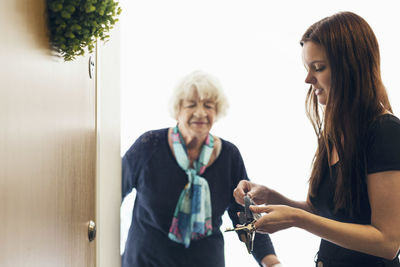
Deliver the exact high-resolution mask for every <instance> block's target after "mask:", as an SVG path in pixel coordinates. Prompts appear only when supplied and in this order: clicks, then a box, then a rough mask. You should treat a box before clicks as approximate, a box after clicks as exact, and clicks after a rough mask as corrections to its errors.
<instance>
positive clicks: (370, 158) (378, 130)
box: [310, 114, 400, 267]
mask: <svg viewBox="0 0 400 267" xmlns="http://www.w3.org/2000/svg"><path fill="white" fill-rule="evenodd" d="M366 134H367V136H366V138H367V139H366V140H367V141H366V144H367V147H366V159H367V173H368V174H372V173H377V172H384V171H391V170H400V120H399V119H398V118H396V117H395V116H393V115H390V114H385V115H381V116H379V117H378V118H377V119H376V120H375V121H374V122H373V123H372V124H371V126H370V127H369V130H368V132H367V133H366ZM337 165H338V164H335V165H333V166H331V171H332V176H330V173H329V168H328V166H326V168H325V173H324V176H323V179H322V181H321V185H320V186H319V190H318V193H317V196H316V197H315V198H311V199H310V200H311V203H312V204H313V206H314V208H315V209H316V210H317V212H318V215H321V216H323V217H326V218H329V219H333V220H336V221H341V222H347V223H357V224H365V225H368V224H371V208H370V205H369V201H368V192H367V191H366V190H365V193H364V195H363V196H362V199H364V200H365V201H364V202H363V203H362V207H361V211H360V212H359V213H358V214H356V215H353V216H348V215H346V212H345V211H343V210H342V211H339V212H336V213H335V212H334V203H333V196H334V191H335V182H336V177H337V168H338V166H337ZM382 179H384V177H383V178H382ZM365 186H367V185H366V181H365ZM393 212H400V211H398V210H394V211H393ZM399 229H400V226H399ZM371 245H372V246H373V244H371ZM318 257H319V259H320V260H322V261H323V262H324V263H325V264H324V266H363V267H368V266H400V264H399V263H398V262H399V259H398V258H396V259H395V260H393V261H387V260H384V259H382V258H379V257H375V256H372V255H368V254H364V253H361V252H357V251H354V250H350V249H345V248H343V247H340V246H337V245H335V244H333V243H331V242H329V241H326V240H324V239H322V240H321V244H320V248H319V252H318Z"/></svg>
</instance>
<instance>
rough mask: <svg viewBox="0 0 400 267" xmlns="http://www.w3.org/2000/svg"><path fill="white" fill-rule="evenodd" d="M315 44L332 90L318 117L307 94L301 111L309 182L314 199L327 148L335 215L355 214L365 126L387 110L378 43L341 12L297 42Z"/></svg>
mask: <svg viewBox="0 0 400 267" xmlns="http://www.w3.org/2000/svg"><path fill="white" fill-rule="evenodd" d="M309 41H312V42H315V43H317V44H319V45H321V46H322V47H323V48H324V49H325V52H326V55H327V58H328V61H329V65H330V69H331V87H330V90H329V93H328V99H327V102H326V106H325V108H324V112H323V116H320V112H319V105H318V100H317V97H316V96H315V94H314V93H313V91H312V87H310V89H309V90H308V93H307V98H306V112H307V116H308V118H309V119H310V121H311V123H312V125H313V127H314V130H315V133H316V135H317V137H318V148H317V151H316V153H315V157H314V160H313V167H312V172H311V177H310V180H309V184H310V186H309V196H310V197H315V196H316V194H317V190H318V187H319V184H320V181H321V177H322V175H323V174H324V172H325V171H327V169H326V168H328V166H329V171H331V168H330V162H331V160H330V157H331V152H332V148H333V147H335V148H336V150H337V153H338V156H339V162H338V164H337V180H336V188H335V194H334V203H335V211H338V210H345V211H346V213H347V214H350V215H352V214H354V212H357V211H358V210H359V208H360V205H361V202H362V201H364V199H361V196H362V193H363V192H365V190H366V175H367V171H366V168H367V166H366V156H365V151H364V150H365V147H366V138H365V133H366V131H367V129H368V126H369V125H370V123H371V122H372V121H373V120H374V119H375V118H376V117H377V116H378V115H380V114H382V113H383V112H384V110H385V109H387V110H389V111H390V112H392V108H391V106H390V103H389V100H388V96H387V93H386V89H385V87H384V85H383V83H382V79H381V73H380V55H379V45H378V42H377V40H376V37H375V34H374V33H373V31H372V29H371V27H370V26H369V25H368V23H367V22H366V21H365V20H364V19H363V18H361V17H360V16H358V15H356V14H354V13H351V12H340V13H337V14H334V15H332V16H330V17H327V18H324V19H322V20H320V21H318V22H316V23H314V24H313V25H311V26H310V27H309V28H308V29H307V31H306V32H305V33H304V35H303V37H302V39H301V41H300V44H301V45H303V44H304V43H305V42H309Z"/></svg>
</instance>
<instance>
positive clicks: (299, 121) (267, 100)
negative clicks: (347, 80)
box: [121, 0, 400, 267]
mask: <svg viewBox="0 0 400 267" xmlns="http://www.w3.org/2000/svg"><path fill="white" fill-rule="evenodd" d="M395 2H397V1H395V0H393V1H385V4H382V3H381V4H378V3H377V1H334V2H332V1H331V2H326V1H325V2H324V1H304V0H303V1H263V0H259V1H257V0H247V1H232V0H230V1H229V0H222V1H216V0H202V1H193V0H182V1H177V0H170V1H162V0H159V1H154V0H149V1H129V0H122V1H121V4H122V7H123V8H124V11H123V13H122V16H121V38H122V46H121V55H122V60H121V64H122V65H121V73H122V80H121V87H122V90H121V134H122V136H121V153H122V154H123V153H125V151H126V150H127V149H128V148H129V147H130V145H131V144H132V143H133V142H134V140H135V139H136V138H137V137H138V136H139V135H140V134H142V133H143V132H144V131H147V130H150V129H158V128H162V127H169V126H172V125H174V123H175V121H174V120H172V119H171V118H170V117H169V113H168V106H167V104H168V100H169V97H170V94H171V91H172V88H173V87H174V86H175V84H176V82H177V81H178V80H179V79H180V78H181V77H182V76H183V75H185V74H187V73H189V72H191V71H192V70H195V69H200V70H203V71H207V72H210V73H212V74H214V75H215V76H216V77H218V78H219V80H220V81H221V83H222V85H223V87H224V90H225V92H226V94H227V96H228V98H229V101H230V106H231V107H230V109H229V111H228V115H227V116H226V117H225V118H222V119H221V120H220V121H218V122H217V123H216V124H215V126H214V127H213V129H212V133H213V134H215V135H218V136H220V137H222V138H224V139H226V140H229V141H231V142H233V143H235V144H236V145H237V146H238V147H239V149H240V151H241V153H242V156H243V158H244V161H245V164H246V167H247V171H248V174H249V176H250V177H251V179H252V180H253V181H255V182H258V183H262V184H265V185H268V186H270V187H272V188H275V189H277V190H278V191H281V192H282V193H284V194H286V195H287V196H288V197H290V198H293V199H298V200H301V199H305V196H306V192H307V179H308V176H309V174H310V166H311V160H312V157H313V155H314V151H315V149H316V138H315V136H314V132H313V130H312V127H311V124H310V123H309V121H308V120H307V118H306V115H305V111H304V100H305V95H306V92H307V89H308V86H307V85H306V84H305V83H304V79H305V75H306V71H305V69H304V67H303V63H302V60H301V47H300V45H299V40H300V38H301V36H302V34H303V32H304V31H305V30H306V29H307V27H308V26H309V25H311V24H312V23H314V22H316V21H317V20H319V19H322V18H323V17H326V16H329V15H331V14H333V13H336V12H338V11H345V10H346V11H353V12H356V13H358V14H359V15H361V16H362V17H364V18H365V19H366V20H367V21H368V22H369V23H370V25H371V27H372V28H373V29H374V31H375V34H376V36H377V38H378V41H379V43H380V48H381V57H382V76H383V80H384V83H385V85H386V86H387V89H388V92H389V96H390V97H391V101H392V105H393V107H394V112H395V113H397V115H399V114H398V112H400V93H399V88H400V78H399V75H398V73H399V62H400V51H399V49H398V44H399V41H400V38H399V35H398V34H397V32H398V26H400V17H399V16H398V14H397V10H398V9H396V8H395V5H394V3H395ZM329 3H330V4H329ZM132 199H133V196H131V200H130V201H128V202H126V203H124V206H123V208H122V213H121V219H122V226H121V227H122V243H123V241H124V238H125V235H126V231H127V227H129V223H130V218H129V216H130V214H129V213H130V212H131V205H132ZM224 219H225V220H224V225H223V226H222V229H225V228H226V227H227V226H230V225H231V222H230V221H229V219H227V217H224ZM224 236H225V243H226V266H228V267H230V266H257V264H256V263H255V261H254V260H253V259H252V257H251V256H249V255H248V254H247V252H246V249H245V246H244V244H242V243H240V242H239V241H238V240H237V238H236V236H235V234H233V233H226V234H224ZM271 238H272V239H273V242H274V245H275V249H276V251H277V253H278V256H279V258H280V259H281V260H282V262H283V264H284V265H285V266H312V264H313V258H314V255H315V253H316V252H317V250H318V245H319V238H317V237H315V236H312V235H311V234H309V233H307V232H305V231H302V230H299V229H289V230H286V231H282V232H279V233H276V234H273V235H271Z"/></svg>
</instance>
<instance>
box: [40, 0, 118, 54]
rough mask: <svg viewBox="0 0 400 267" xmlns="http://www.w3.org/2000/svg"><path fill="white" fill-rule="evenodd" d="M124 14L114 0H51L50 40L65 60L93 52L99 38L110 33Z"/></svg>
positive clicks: (49, 4)
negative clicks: (120, 15) (119, 17)
mask: <svg viewBox="0 0 400 267" xmlns="http://www.w3.org/2000/svg"><path fill="white" fill-rule="evenodd" d="M120 13H121V8H120V7H119V6H118V2H116V1H114V0H47V19H48V28H49V35H50V43H51V46H52V47H53V49H54V50H55V51H57V52H58V53H59V54H60V55H61V56H62V57H64V60H65V61H70V60H73V59H75V57H76V56H80V55H84V54H85V49H86V48H87V50H88V51H89V53H91V52H93V49H94V47H95V43H96V40H97V39H100V40H102V41H105V40H107V39H108V38H109V37H110V36H109V35H108V32H109V31H110V29H112V28H113V26H114V24H115V23H116V22H117V21H118V18H117V16H118V15H119V14H120Z"/></svg>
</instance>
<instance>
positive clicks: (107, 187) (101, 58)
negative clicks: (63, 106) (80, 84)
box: [96, 25, 121, 267]
mask: <svg viewBox="0 0 400 267" xmlns="http://www.w3.org/2000/svg"><path fill="white" fill-rule="evenodd" d="M96 66H97V67H96V100H97V101H96V151H97V152H96V154H97V157H96V224H97V237H96V267H109V266H121V256H120V245H119V244H120V206H121V155H120V154H121V152H120V146H121V145H120V29H119V25H116V26H115V27H114V29H112V30H111V33H110V39H109V41H107V42H106V43H103V42H102V41H100V40H98V42H97V47H96Z"/></svg>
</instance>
